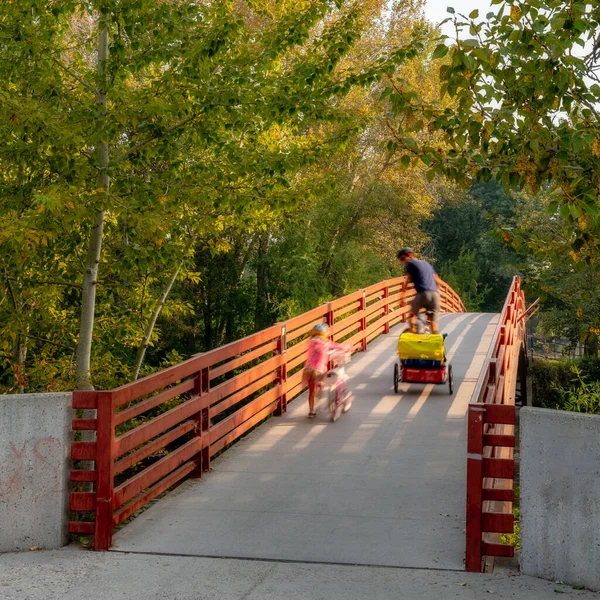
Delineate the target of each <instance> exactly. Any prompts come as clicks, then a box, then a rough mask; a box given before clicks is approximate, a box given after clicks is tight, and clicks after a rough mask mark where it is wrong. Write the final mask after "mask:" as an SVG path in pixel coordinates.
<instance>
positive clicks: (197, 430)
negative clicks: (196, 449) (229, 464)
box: [190, 371, 202, 479]
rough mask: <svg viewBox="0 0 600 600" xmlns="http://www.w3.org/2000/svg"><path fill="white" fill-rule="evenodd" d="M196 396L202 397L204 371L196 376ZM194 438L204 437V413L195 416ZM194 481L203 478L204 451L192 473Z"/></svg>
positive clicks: (194, 393) (193, 392)
mask: <svg viewBox="0 0 600 600" xmlns="http://www.w3.org/2000/svg"><path fill="white" fill-rule="evenodd" d="M192 394H193V395H194V396H202V371H199V372H198V373H197V374H196V375H195V376H194V387H193V389H192ZM194 425H195V427H194V436H195V437H197V438H201V437H202V411H200V412H199V413H197V414H195V415H194ZM190 477H191V478H192V479H199V478H200V477H202V451H200V453H199V454H198V456H197V458H196V467H195V468H194V470H193V471H192V472H191V473H190Z"/></svg>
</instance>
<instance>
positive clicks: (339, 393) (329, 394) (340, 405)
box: [321, 350, 352, 422]
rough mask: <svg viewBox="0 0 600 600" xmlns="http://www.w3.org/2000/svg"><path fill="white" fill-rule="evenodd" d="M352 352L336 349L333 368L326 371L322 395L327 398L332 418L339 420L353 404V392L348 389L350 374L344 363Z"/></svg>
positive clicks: (332, 359)
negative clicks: (348, 374) (347, 372)
mask: <svg viewBox="0 0 600 600" xmlns="http://www.w3.org/2000/svg"><path fill="white" fill-rule="evenodd" d="M350 356H351V353H350V352H347V351H340V350H338V351H336V352H333V353H332V355H331V363H332V365H333V366H332V368H331V369H330V370H329V371H327V373H325V380H324V381H323V389H322V391H321V394H322V397H324V398H325V399H326V400H327V406H328V408H329V412H330V413H331V420H332V421H333V422H335V421H337V420H338V419H339V418H340V416H341V414H342V413H345V412H348V411H349V410H350V407H351V406H352V393H351V392H350V390H349V389H348V376H347V374H346V369H345V368H344V365H345V364H346V363H347V362H349V361H350Z"/></svg>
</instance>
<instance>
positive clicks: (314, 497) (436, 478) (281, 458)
mask: <svg viewBox="0 0 600 600" xmlns="http://www.w3.org/2000/svg"><path fill="white" fill-rule="evenodd" d="M497 318H498V315H490V314H459V315H444V316H443V317H442V331H445V332H447V333H448V334H449V335H448V339H447V351H448V354H449V358H450V360H451V362H452V364H453V367H454V375H455V394H454V395H453V396H450V395H449V394H448V388H447V386H434V385H427V386H423V385H419V384H412V385H410V384H401V393H399V394H394V391H393V377H392V374H393V364H394V361H395V359H396V351H395V349H396V344H397V339H398V335H399V333H400V331H401V329H400V328H396V329H395V330H393V331H392V333H391V334H390V335H388V336H382V337H380V338H379V339H378V340H376V341H375V342H373V344H371V345H370V346H369V350H368V352H366V353H365V354H359V355H357V356H355V357H354V359H353V360H352V363H351V364H350V365H349V369H348V372H349V374H350V376H351V387H352V389H353V391H354V395H355V401H354V405H353V407H352V410H351V411H350V412H349V413H347V414H346V415H344V416H343V417H342V418H341V419H340V420H339V421H338V422H337V423H331V422H329V420H328V415H327V414H326V412H325V408H322V409H321V411H320V414H318V416H317V418H316V419H315V420H314V421H309V420H308V419H307V418H306V414H307V404H306V400H305V397H304V396H301V397H300V398H297V399H296V400H294V401H293V402H292V403H291V404H290V405H289V407H288V412H287V414H286V415H285V416H283V417H281V418H273V419H271V420H270V421H269V422H268V423H266V424H265V425H263V426H261V427H260V428H259V429H257V430H256V431H254V432H253V433H252V434H251V435H249V436H248V437H246V438H245V439H244V440H242V441H241V442H239V443H238V444H237V445H236V446H235V447H234V448H232V449H230V450H228V451H227V452H226V453H225V454H224V455H222V456H221V457H220V458H219V459H217V460H216V461H214V462H213V465H212V466H213V469H214V470H213V472H212V473H210V474H209V475H208V476H206V477H204V478H203V479H202V480H199V481H198V480H196V481H187V482H185V483H184V484H182V485H181V486H180V487H179V488H178V489H177V490H176V491H175V492H173V493H171V494H169V495H168V497H166V498H164V499H163V500H161V501H159V502H158V503H156V504H155V505H154V506H152V507H151V508H150V509H149V510H147V511H146V512H145V513H144V514H142V515H141V516H139V517H138V518H137V519H136V520H135V521H134V522H133V523H131V524H129V525H128V526H127V527H126V528H124V529H123V530H121V531H119V532H118V533H117V534H116V536H115V544H114V548H113V549H114V550H117V551H127V552H144V553H160V554H176V555H191V556H217V557H236V558H248V559H270V560H289V561H306V562H319V563H344V564H366V565H381V566H397V567H416V568H439V569H455V570H462V569H463V568H464V565H463V557H464V539H465V536H464V526H465V525H464V512H465V501H466V500H465V478H466V411H467V405H468V403H469V400H470V398H471V394H472V392H473V389H474V387H475V382H476V380H477V377H478V375H479V372H480V370H481V366H482V364H483V361H484V358H485V355H486V353H487V351H488V348H489V344H490V341H491V338H492V335H493V331H494V328H495V323H496V322H497Z"/></svg>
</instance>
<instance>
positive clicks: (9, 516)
mask: <svg viewBox="0 0 600 600" xmlns="http://www.w3.org/2000/svg"><path fill="white" fill-rule="evenodd" d="M73 416H74V412H73V410H72V409H71V394H70V393H64V394H11V395H5V396H0V552H9V551H13V550H27V549H29V548H31V547H32V546H38V547H40V548H59V547H60V546H63V545H64V544H65V543H66V537H67V523H68V505H69V470H70V460H69V454H70V444H71V419H72V418H73Z"/></svg>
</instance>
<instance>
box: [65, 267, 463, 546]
mask: <svg viewBox="0 0 600 600" xmlns="http://www.w3.org/2000/svg"><path fill="white" fill-rule="evenodd" d="M439 286H440V294H441V301H442V309H443V310H445V311H447V312H463V311H464V310H465V308H464V306H463V304H462V302H461V300H460V298H459V297H458V295H457V294H456V293H455V292H454V290H452V288H450V287H449V286H448V285H446V284H445V283H444V282H442V281H439ZM412 296H414V290H413V288H412V285H409V284H408V283H407V281H406V279H405V278H404V277H402V278H398V279H391V280H388V281H384V282H382V283H378V284H376V285H373V286H371V287H368V288H366V289H365V290H360V291H358V292H355V293H353V294H350V295H348V296H345V297H343V298H340V299H339V300H335V301H333V302H330V303H328V304H324V305H323V306H320V307H318V308H315V309H314V310H311V311H309V312H307V313H305V314H302V315H300V316H298V317H294V318H293V319H289V320H288V321H285V322H283V323H277V324H276V325H273V326H272V327H269V328H268V329H265V330H264V331H260V332H258V333H255V334H253V335H250V336H248V337H246V338H244V339H241V340H238V341H236V342H233V343H231V344H228V345H226V346H222V347H220V348H216V349H215V350H212V351H210V352H207V353H205V354H200V355H198V356H194V357H192V358H190V359H189V360H187V361H185V362H183V363H181V364H179V365H176V366H174V367H171V368H168V369H165V370H164V371H160V372H158V373H155V374H153V375H150V376H149V377H145V378H144V379H140V380H139V381H136V382H134V383H130V384H127V385H124V386H122V387H119V388H117V389H114V390H111V391H102V392H99V391H98V392H96V391H90V392H87V391H86V392H83V391H82V392H75V393H74V394H73V407H74V408H75V409H95V410H96V411H97V417H96V418H95V419H75V420H74V421H73V429H74V430H75V431H82V430H94V431H96V441H95V442H87V441H83V442H82V441H77V442H74V443H73V445H72V452H71V455H72V459H73V460H74V461H95V468H94V470H86V469H83V468H81V469H79V468H75V469H74V470H73V471H72V473H71V481H73V482H87V483H88V485H89V484H90V483H91V484H93V485H92V487H93V491H75V492H72V493H71V499H70V507H71V510H72V511H76V512H77V513H84V514H85V516H83V517H79V518H80V519H82V520H79V521H72V522H71V523H70V524H69V531H70V532H72V533H82V534H88V535H94V546H95V548H96V549H99V550H100V549H108V548H109V547H110V546H111V543H112V531H113V528H114V527H115V526H117V525H119V524H120V523H122V522H123V521H125V520H126V519H128V518H129V517H130V516H131V515H133V514H134V513H135V512H136V511H138V510H139V509H140V508H142V507H143V506H145V505H146V504H148V503H149V502H150V501H151V500H153V499H154V498H156V497H157V496H158V495H160V494H161V493H163V492H164V491H166V490H167V489H169V488H170V487H171V486H173V485H174V484H176V483H177V482H178V481H180V480H182V479H183V478H184V477H186V476H191V477H201V476H202V474H203V473H204V472H206V471H208V470H209V469H210V460H211V458H212V457H214V456H215V454H217V453H218V452H221V451H222V450H224V449H225V448H226V447H227V446H228V445H229V444H231V443H232V442H234V441H235V440H236V439H238V438H239V437H240V436H242V435H244V434H245V433H246V432H248V431H249V430H250V429H251V428H253V427H254V426H256V425H257V424H259V423H260V422H261V421H263V420H264V419H266V418H267V417H269V416H270V415H272V414H275V415H281V414H282V413H284V412H285V410H286V407H287V403H288V402H289V401H290V400H292V399H293V398H294V397H296V396H298V395H299V394H300V393H301V392H302V391H303V390H304V385H303V383H302V366H303V364H304V360H305V353H306V348H307V344H308V341H307V336H308V332H309V331H310V329H311V328H312V326H313V324H314V323H316V322H323V321H325V322H327V323H328V324H329V325H330V326H331V332H332V333H331V335H332V338H333V339H335V340H336V341H344V342H346V343H348V344H350V345H354V346H355V348H356V349H362V350H364V349H365V348H366V346H367V344H368V343H369V342H370V341H371V340H373V339H375V338H376V337H378V336H379V335H381V334H383V333H387V332H389V330H390V327H392V326H393V325H396V324H397V323H399V322H401V321H404V320H405V318H406V314H407V312H408V306H407V305H406V304H407V302H408V300H410V299H411V298H412ZM86 518H87V520H86Z"/></svg>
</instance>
